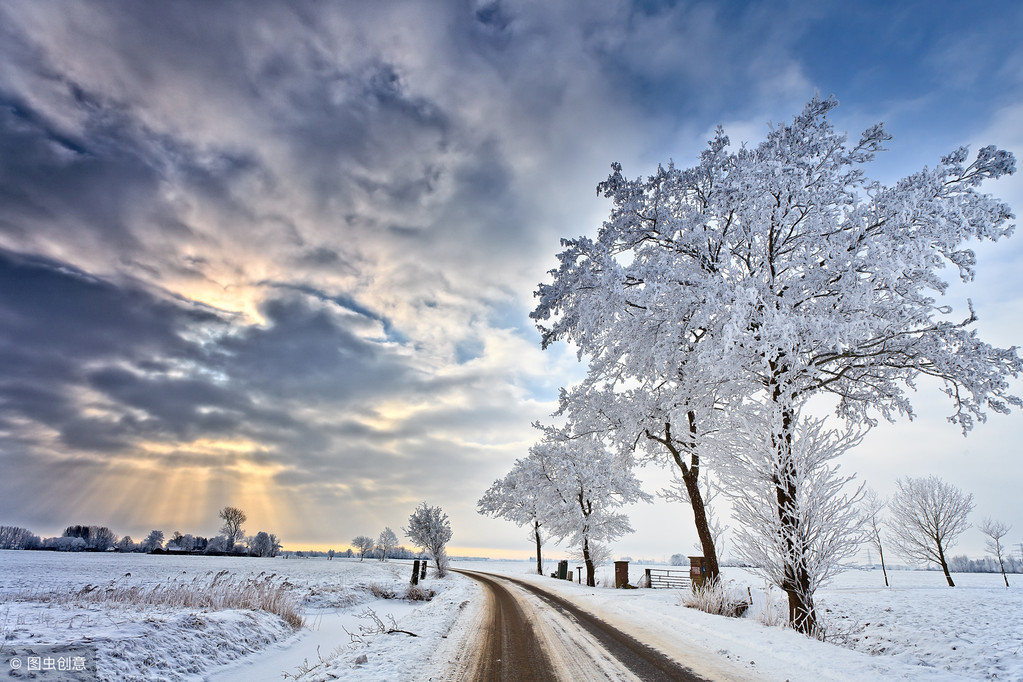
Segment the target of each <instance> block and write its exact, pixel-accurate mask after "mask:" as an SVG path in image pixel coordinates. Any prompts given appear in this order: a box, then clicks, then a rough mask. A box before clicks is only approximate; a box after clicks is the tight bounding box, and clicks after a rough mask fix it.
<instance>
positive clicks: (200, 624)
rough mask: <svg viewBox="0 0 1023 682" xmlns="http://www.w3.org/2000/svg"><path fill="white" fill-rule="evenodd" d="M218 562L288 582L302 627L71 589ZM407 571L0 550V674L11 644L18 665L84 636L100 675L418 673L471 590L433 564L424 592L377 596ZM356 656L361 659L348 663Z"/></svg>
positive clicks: (187, 576) (146, 585)
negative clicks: (410, 596) (425, 596)
mask: <svg viewBox="0 0 1023 682" xmlns="http://www.w3.org/2000/svg"><path fill="white" fill-rule="evenodd" d="M222 571H226V572H227V574H226V577H225V578H223V579H222V580H236V581H243V580H254V579H257V578H259V577H260V574H262V575H263V576H266V575H269V574H275V575H276V579H277V580H280V581H286V583H287V585H288V587H289V591H290V593H291V594H292V595H293V597H294V599H295V600H296V602H297V603H298V606H299V607H300V609H301V611H302V613H303V616H304V618H305V624H304V626H303V627H302V628H300V629H299V630H297V631H296V630H294V629H293V628H291V627H290V626H288V625H287V624H286V623H285V622H284V621H283V620H282V619H281V618H279V617H277V616H275V615H272V614H269V613H266V612H264V611H252V610H239V609H232V610H211V609H203V608H178V607H172V606H152V605H148V604H131V603H110V602H101V603H93V602H89V601H87V600H80V599H77V598H76V597H75V595H76V594H78V593H79V592H82V591H83V590H85V591H86V595H85V596H86V597H87V596H88V595H89V594H93V593H94V592H97V591H100V592H101V591H103V590H106V589H107V588H109V587H113V588H114V589H117V590H119V591H121V592H130V588H132V587H137V588H139V590H140V591H147V590H148V591H152V590H153V589H157V590H166V589H167V588H168V587H170V586H174V585H184V586H186V588H187V586H188V585H191V584H192V583H193V581H196V582H197V583H198V584H209V583H210V582H211V580H212V579H214V578H216V576H217V574H218V573H220V572H222ZM410 575H411V567H410V566H409V565H408V564H405V563H399V562H395V561H388V562H384V563H382V562H379V561H365V562H359V561H358V560H351V559H337V558H335V559H334V560H333V561H328V560H326V559H325V558H317V559H297V558H294V557H292V558H291V559H283V558H277V559H248V558H232V557H205V556H153V555H145V554H94V553H56V552H25V551H0V644H2V650H0V665H2V666H3V667H2V668H0V670H2V673H0V674H3V675H7V674H8V673H9V672H11V667H12V666H11V664H10V661H11V658H12V656H14V654H18V656H17V657H19V658H20V659H21V661H22V668H21V672H22V673H23V674H24V673H27V658H28V656H29V655H30V654H31V651H30V650H31V649H32V648H33V647H34V648H38V647H40V646H45V645H58V646H60V647H73V646H79V645H85V646H86V647H93V648H94V650H95V656H96V667H97V672H98V677H99V679H100V680H152V679H168V680H179V679H180V680H185V679H190V680H198V679H212V680H223V681H225V682H226V681H230V680H245V681H246V682H255V681H258V680H277V681H279V680H281V679H284V678H283V677H282V676H283V675H284V674H285V673H287V674H288V675H289V676H293V677H297V678H298V679H302V680H314V679H330V678H329V676H327V675H325V674H323V671H324V670H325V669H327V668H328V667H329V668H330V669H332V670H334V671H335V674H337V673H338V672H343V671H346V670H352V673H353V674H354V675H355V676H361V677H362V678H363V679H421V678H420V676H419V675H418V673H417V672H416V670H417V668H418V667H421V666H422V665H423V663H424V661H426V660H427V659H428V658H429V654H430V653H431V652H432V651H433V649H434V648H435V647H436V645H437V642H438V641H440V640H441V639H442V638H443V636H444V635H445V634H446V632H447V630H448V629H449V627H450V625H451V623H452V622H453V621H454V620H455V619H456V617H457V614H458V612H459V605H460V604H461V603H462V602H464V601H466V600H467V599H468V598H470V596H471V595H473V594H475V593H476V591H477V588H476V587H475V585H474V584H471V583H470V582H469V581H468V580H465V579H461V578H447V579H444V580H437V579H436V578H435V577H434V576H433V572H432V571H431V572H430V576H429V578H428V579H427V580H426V581H425V582H423V583H422V585H423V586H424V587H425V588H427V589H430V590H433V591H435V592H436V595H435V596H434V597H433V599H432V600H431V601H429V602H409V601H405V600H402V599H399V598H393V599H391V598H382V597H380V596H377V595H379V594H383V593H384V592H386V591H388V590H389V591H391V592H393V593H395V596H396V597H401V596H403V595H404V593H405V590H406V588H407V587H408V582H409V576H410ZM374 588H376V591H377V595H375V594H374V592H373V590H374ZM43 600H48V601H43ZM373 614H375V616H376V617H377V618H378V619H380V620H379V622H380V623H382V624H383V625H384V626H386V627H388V628H389V627H391V626H392V625H395V624H396V627H397V628H398V629H403V630H408V631H409V632H414V633H415V634H416V635H418V636H417V637H412V636H410V635H407V634H403V633H395V634H391V635H386V634H380V633H373V632H370V631H371V630H373V629H375V628H376V626H377V622H378V621H376V620H374V618H373ZM392 618H393V619H394V621H393V624H392V621H391V619H392ZM346 630H347V631H346ZM349 633H352V634H353V635H354V638H353V637H352V635H350V634H349ZM362 655H365V656H366V661H365V662H362V663H358V664H357V663H356V659H358V657H359V656H362ZM355 668H358V670H357V671H356V670H354V669H355ZM310 669H311V670H310ZM303 671H307V672H306V674H304V675H303V674H302V673H303ZM344 676H345V677H349V675H347V674H345V675H344Z"/></svg>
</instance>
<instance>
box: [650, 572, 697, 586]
mask: <svg viewBox="0 0 1023 682" xmlns="http://www.w3.org/2000/svg"><path fill="white" fill-rule="evenodd" d="M646 584H647V586H648V587H654V588H658V587H661V588H673V589H682V588H692V586H693V581H692V580H691V579H690V578H689V571H672V570H669V569H666V568H648V569H646Z"/></svg>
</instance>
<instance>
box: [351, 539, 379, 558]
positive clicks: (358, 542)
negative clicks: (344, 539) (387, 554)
mask: <svg viewBox="0 0 1023 682" xmlns="http://www.w3.org/2000/svg"><path fill="white" fill-rule="evenodd" d="M352 547H354V548H355V551H356V552H357V553H358V554H359V561H363V560H364V559H365V558H366V555H367V554H369V553H370V552H372V551H373V548H374V547H376V541H375V540H373V538H371V537H370V536H368V535H356V536H355V537H354V538H352Z"/></svg>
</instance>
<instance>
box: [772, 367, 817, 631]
mask: <svg viewBox="0 0 1023 682" xmlns="http://www.w3.org/2000/svg"><path fill="white" fill-rule="evenodd" d="M779 396H780V391H778V390H777V387H776V391H775V396H774V397H775V399H776V400H777V399H778V397H779ZM781 415H782V423H781V427H782V432H781V433H780V434H773V435H772V439H774V441H775V444H774V445H775V451H776V453H777V460H776V463H777V466H778V471H777V472H776V473H775V475H774V487H775V496H776V500H777V505H778V508H777V510H778V520H779V522H780V524H781V529H780V532H781V535H782V540H783V542H784V545H785V574H784V576H783V577H782V586H781V587H782V589H783V590H785V592H786V594H787V595H788V600H789V624H790V625H791V626H792V628H793V629H794V630H796V631H797V632H801V633H803V634H804V635H809V636H814V635H815V634H816V632H817V629H818V624H817V612H816V610H815V609H814V605H813V593H812V592H811V590H810V573H809V571H808V570H807V567H806V560H805V557H804V556H803V548H802V547H801V546H800V543H797V542H796V539H797V538H798V537H799V535H800V527H799V516H798V513H797V512H798V510H797V503H798V500H797V490H796V477H797V473H798V472H797V471H796V468H795V464H794V463H793V461H792V430H793V428H794V427H795V419H794V417H795V415H793V414H792V411H791V409H789V408H787V407H782V413H781Z"/></svg>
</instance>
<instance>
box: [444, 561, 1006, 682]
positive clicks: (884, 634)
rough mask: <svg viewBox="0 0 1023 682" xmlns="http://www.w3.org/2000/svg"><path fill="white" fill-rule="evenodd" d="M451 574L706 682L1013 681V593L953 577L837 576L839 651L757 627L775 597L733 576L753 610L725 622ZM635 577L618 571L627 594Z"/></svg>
mask: <svg viewBox="0 0 1023 682" xmlns="http://www.w3.org/2000/svg"><path fill="white" fill-rule="evenodd" d="M458 567H460V568H472V569H474V570H484V571H490V572H493V573H503V574H506V575H508V576H509V577H513V578H516V579H521V580H527V581H529V582H533V583H535V584H537V585H539V586H541V587H543V588H544V589H547V590H550V591H552V592H556V593H557V594H559V595H561V596H564V597H566V598H568V599H570V600H572V601H573V602H575V603H576V604H578V605H580V606H582V607H583V608H586V609H587V610H589V611H590V612H591V613H594V614H595V615H598V616H599V617H601V618H603V619H604V620H606V621H607V622H609V623H612V624H613V625H616V626H617V627H619V628H620V629H621V630H623V631H625V632H628V633H629V634H632V635H633V636H635V637H637V638H638V639H640V640H641V641H645V642H648V643H650V644H651V645H654V646H656V647H658V648H660V649H662V650H664V651H666V652H668V653H670V654H673V655H675V656H677V657H678V658H679V659H680V660H683V661H689V662H690V663H691V664H692V666H693V668H694V669H695V670H696V671H697V672H701V671H702V672H703V673H704V674H705V675H706V676H708V677H711V678H712V679H758V680H791V681H792V682H796V681H797V680H806V681H815V680H866V679H882V678H888V679H903V680H950V681H951V680H988V679H1002V680H1004V679H1012V680H1019V679H1023V619H1020V617H1019V614H1020V612H1021V610H1023V592H1021V591H1020V590H1019V589H1017V588H1016V587H1015V586H1013V587H1012V588H1009V589H1006V588H1005V587H1004V584H1003V585H1002V586H1001V587H999V586H998V585H999V583H1000V581H1001V576H995V575H990V574H961V575H960V574H957V575H955V576H954V577H955V580H956V584H957V585H958V587H956V588H954V589H953V588H949V587H941V584H942V583H943V581H944V578H943V577H942V576H941V574H940V573H936V572H933V571H889V576H890V578H891V580H892V583H893V585H895V587H892V588H890V589H885V588H884V587H883V585H884V583H883V578H882V577H881V575H880V572H871V571H849V572H846V573H843V574H842V575H840V576H839V578H838V579H837V580H836V583H837V584H836V586H834V587H830V588H826V589H823V590H821V591H820V592H819V593H818V605H819V608H821V609H822V610H823V612H824V615H825V618H826V619H827V621H828V623H829V625H830V628H831V632H833V633H834V636H835V638H836V641H841V642H842V645H839V644H837V643H832V642H819V641H817V640H813V639H809V638H807V637H804V636H802V635H800V634H798V633H796V632H793V631H792V630H789V629H788V628H784V627H777V626H775V627H768V626H765V625H763V624H762V623H761V622H760V621H759V620H757V617H758V615H759V614H762V613H765V612H767V611H769V610H771V609H773V610H774V611H775V612H776V613H782V614H783V613H784V602H783V600H782V597H783V595H782V594H781V593H780V591H778V590H765V589H764V587H763V580H762V579H760V578H758V577H756V576H754V575H752V574H750V573H748V572H746V571H744V570H742V569H734V568H727V569H725V570H724V574H723V575H724V578H725V579H726V580H731V581H733V584H734V585H735V586H736V588H737V589H738V590H739V591H740V592H746V587H747V586H748V587H750V588H751V589H750V592H751V593H752V595H753V598H754V606H753V608H752V609H750V611H749V612H748V614H747V617H744V618H738V619H735V618H724V617H722V616H712V615H710V614H706V613H703V612H701V611H697V610H694V609H689V608H685V607H683V606H680V605H679V602H680V594H679V593H678V592H676V591H674V590H648V589H638V590H614V589H605V588H600V587H598V588H587V587H585V586H583V585H579V584H576V583H569V582H567V581H560V580H551V579H550V578H543V577H540V576H537V575H536V574H535V573H534V574H528V573H527V570H528V569H526V568H524V564H523V563H516V562H476V563H472V564H460V565H458ZM643 568H644V567H643V566H636V565H634V566H630V578H631V582H632V583H633V584H636V583H638V581H639V579H640V577H641V576H642V574H643ZM656 568H662V569H663V568H666V567H665V566H657V567H656ZM598 578H599V579H600V580H601V582H602V583H603V584H605V585H607V584H612V583H613V571H612V570H611V569H610V568H605V569H603V570H601V571H600V572H599V573H598ZM879 585H880V586H879Z"/></svg>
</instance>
